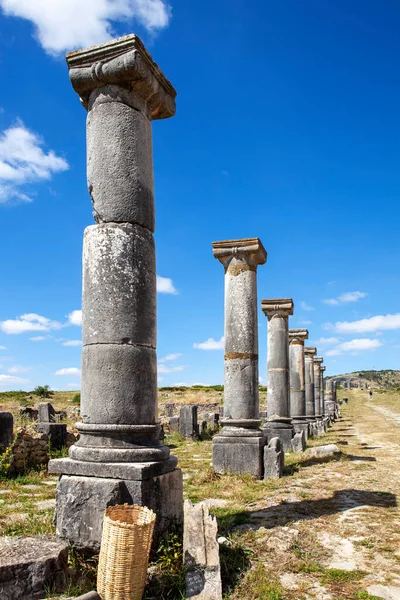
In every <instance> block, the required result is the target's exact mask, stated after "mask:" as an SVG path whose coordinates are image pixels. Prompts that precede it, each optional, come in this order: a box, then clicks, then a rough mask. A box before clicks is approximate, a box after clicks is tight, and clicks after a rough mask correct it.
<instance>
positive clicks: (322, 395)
mask: <svg viewBox="0 0 400 600" xmlns="http://www.w3.org/2000/svg"><path fill="white" fill-rule="evenodd" d="M325 371H326V367H325V366H324V365H321V367H320V373H321V384H320V402H321V413H322V416H323V417H324V418H325V416H326V415H325V379H324V373H325Z"/></svg>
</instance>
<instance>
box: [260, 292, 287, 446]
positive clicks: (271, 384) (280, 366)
mask: <svg viewBox="0 0 400 600" xmlns="http://www.w3.org/2000/svg"><path fill="white" fill-rule="evenodd" d="M261 307H262V310H263V313H264V314H265V316H266V317H267V319H268V393H267V423H266V424H265V426H264V433H265V435H266V436H267V438H268V440H271V438H273V437H279V439H280V441H281V444H282V446H283V449H284V450H285V451H288V450H290V449H291V440H292V437H293V435H294V429H293V424H292V419H291V418H290V405H289V389H290V388H289V334H288V331H289V324H288V322H289V315H292V314H293V308H294V304H293V300H292V299H291V298H274V299H270V300H262V302H261Z"/></svg>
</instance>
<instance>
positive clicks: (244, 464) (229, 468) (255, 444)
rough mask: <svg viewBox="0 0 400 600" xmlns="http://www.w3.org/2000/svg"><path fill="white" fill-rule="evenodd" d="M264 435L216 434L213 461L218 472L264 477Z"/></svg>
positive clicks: (257, 477)
mask: <svg viewBox="0 0 400 600" xmlns="http://www.w3.org/2000/svg"><path fill="white" fill-rule="evenodd" d="M265 442H266V440H265V438H264V437H261V436H260V437H243V436H237V437H228V436H222V435H216V436H214V438H213V447H212V453H213V456H212V461H213V468H214V471H215V472H216V473H233V474H235V475H244V474H248V475H253V477H255V478H256V479H262V476H263V472H264V466H263V449H264V445H265Z"/></svg>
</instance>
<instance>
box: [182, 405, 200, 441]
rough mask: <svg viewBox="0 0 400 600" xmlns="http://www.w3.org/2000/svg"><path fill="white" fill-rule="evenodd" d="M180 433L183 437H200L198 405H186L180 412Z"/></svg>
mask: <svg viewBox="0 0 400 600" xmlns="http://www.w3.org/2000/svg"><path fill="white" fill-rule="evenodd" d="M179 433H180V434H181V435H183V437H189V438H195V437H197V436H198V435H199V423H198V418H197V404H186V405H185V406H182V408H181V410H180V412H179Z"/></svg>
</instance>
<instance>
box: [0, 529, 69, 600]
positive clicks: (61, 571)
mask: <svg viewBox="0 0 400 600" xmlns="http://www.w3.org/2000/svg"><path fill="white" fill-rule="evenodd" d="M67 567H68V544H66V543H65V542H63V541H60V540H59V539H56V538H53V537H47V536H32V537H2V538H0V598H1V600H37V599H39V598H44V597H47V593H48V591H49V590H52V591H54V592H62V591H64V589H65V585H66V572H67Z"/></svg>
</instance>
